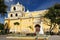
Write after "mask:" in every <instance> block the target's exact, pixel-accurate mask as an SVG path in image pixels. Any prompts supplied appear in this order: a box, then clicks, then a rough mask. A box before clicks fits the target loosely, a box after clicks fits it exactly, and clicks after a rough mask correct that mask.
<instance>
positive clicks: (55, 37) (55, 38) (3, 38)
mask: <svg viewBox="0 0 60 40" xmlns="http://www.w3.org/2000/svg"><path fill="white" fill-rule="evenodd" d="M6 37H7V35H0V40H18V39H12V38H10V39H8V38H6ZM49 40H60V36H58V35H53V36H51V37H50V38H49Z"/></svg>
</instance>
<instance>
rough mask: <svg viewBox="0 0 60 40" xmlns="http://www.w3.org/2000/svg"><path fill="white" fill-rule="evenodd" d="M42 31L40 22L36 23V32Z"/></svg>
mask: <svg viewBox="0 0 60 40" xmlns="http://www.w3.org/2000/svg"><path fill="white" fill-rule="evenodd" d="M39 31H40V25H39V24H36V25H35V32H39Z"/></svg>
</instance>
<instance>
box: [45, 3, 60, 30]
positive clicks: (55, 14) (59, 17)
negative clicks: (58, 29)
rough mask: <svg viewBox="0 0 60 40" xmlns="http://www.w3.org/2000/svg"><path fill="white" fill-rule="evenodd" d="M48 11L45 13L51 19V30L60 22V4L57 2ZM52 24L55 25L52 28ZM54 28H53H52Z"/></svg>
mask: <svg viewBox="0 0 60 40" xmlns="http://www.w3.org/2000/svg"><path fill="white" fill-rule="evenodd" d="M48 10H49V11H48V13H46V14H45V16H44V17H45V18H48V19H50V22H51V26H50V30H51V31H52V29H54V28H55V25H56V24H58V25H59V24H60V4H55V5H54V6H52V7H50V8H49V9H48ZM52 24H54V27H53V28H52ZM51 28H52V29H51Z"/></svg>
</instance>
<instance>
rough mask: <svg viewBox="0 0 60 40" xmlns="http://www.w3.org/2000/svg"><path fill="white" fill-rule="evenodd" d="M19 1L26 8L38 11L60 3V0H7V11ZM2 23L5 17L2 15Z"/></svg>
mask: <svg viewBox="0 0 60 40" xmlns="http://www.w3.org/2000/svg"><path fill="white" fill-rule="evenodd" d="M17 2H19V3H20V4H22V5H23V6H24V7H25V9H26V10H29V11H38V10H45V9H47V8H49V7H51V6H53V5H54V4H56V3H60V0H5V4H6V5H7V6H8V9H7V11H9V10H10V6H11V5H14V4H16V3H17ZM0 23H4V18H3V17H0Z"/></svg>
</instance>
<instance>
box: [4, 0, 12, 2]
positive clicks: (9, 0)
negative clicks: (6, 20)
mask: <svg viewBox="0 0 60 40" xmlns="http://www.w3.org/2000/svg"><path fill="white" fill-rule="evenodd" d="M11 1H13V0H5V2H11Z"/></svg>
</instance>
